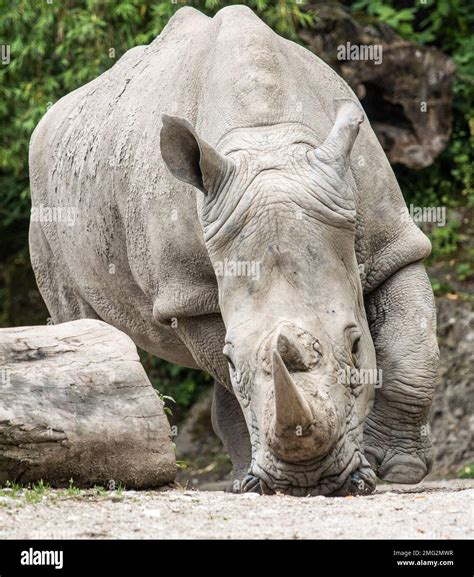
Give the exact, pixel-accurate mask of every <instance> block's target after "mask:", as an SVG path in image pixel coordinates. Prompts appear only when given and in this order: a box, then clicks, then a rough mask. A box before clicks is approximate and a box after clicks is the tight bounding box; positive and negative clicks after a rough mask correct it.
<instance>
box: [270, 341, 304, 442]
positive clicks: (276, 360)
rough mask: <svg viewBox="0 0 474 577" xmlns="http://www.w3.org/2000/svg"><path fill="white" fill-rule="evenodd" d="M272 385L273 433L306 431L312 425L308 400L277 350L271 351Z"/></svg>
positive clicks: (283, 433)
mask: <svg viewBox="0 0 474 577" xmlns="http://www.w3.org/2000/svg"><path fill="white" fill-rule="evenodd" d="M272 360H273V386H274V394H275V433H276V434H277V435H279V436H281V435H285V432H286V431H288V430H290V431H292V432H294V431H295V429H296V428H299V429H298V430H301V431H302V432H303V431H307V430H308V429H309V428H310V427H311V426H312V425H313V415H312V413H311V408H310V406H309V404H308V401H307V400H306V399H305V398H304V396H303V394H302V393H301V391H299V390H298V388H297V386H296V383H295V382H294V381H293V379H292V378H291V375H290V373H289V372H288V369H287V368H286V365H285V363H284V362H283V359H282V358H281V356H280V353H279V352H278V351H276V350H275V351H273V359H272Z"/></svg>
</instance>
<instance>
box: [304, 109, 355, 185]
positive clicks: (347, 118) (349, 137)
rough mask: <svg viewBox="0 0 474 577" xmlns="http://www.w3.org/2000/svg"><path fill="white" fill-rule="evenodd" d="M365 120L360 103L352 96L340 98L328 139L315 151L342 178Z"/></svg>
mask: <svg viewBox="0 0 474 577" xmlns="http://www.w3.org/2000/svg"><path fill="white" fill-rule="evenodd" d="M363 120H364V112H363V110H362V107H361V105H360V104H358V103H356V102H355V101H354V100H351V99H350V98H338V99H337V100H336V120H335V121H334V125H333V127H332V128H331V131H330V132H329V134H328V136H327V138H326V140H325V141H324V142H323V143H322V144H321V146H319V147H318V148H316V150H315V151H314V155H315V156H316V158H317V159H318V160H319V161H322V162H324V163H325V164H329V165H331V166H332V167H333V168H334V170H335V171H336V172H337V174H338V176H340V177H341V178H343V177H344V175H345V174H346V172H347V169H348V167H349V161H350V154H351V150H352V147H353V145H354V142H355V139H356V138H357V135H358V134H359V126H360V124H361V123H362V122H363Z"/></svg>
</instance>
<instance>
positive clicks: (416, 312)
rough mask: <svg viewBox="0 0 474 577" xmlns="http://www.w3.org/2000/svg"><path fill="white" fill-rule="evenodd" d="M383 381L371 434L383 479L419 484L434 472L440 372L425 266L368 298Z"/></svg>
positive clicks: (369, 452) (369, 450) (370, 455)
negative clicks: (432, 427)
mask: <svg viewBox="0 0 474 577" xmlns="http://www.w3.org/2000/svg"><path fill="white" fill-rule="evenodd" d="M366 309H367V314H368V318H369V323H370V329H371V333H372V338H373V340H374V344H375V350H376V355H377V366H378V368H379V369H382V373H381V376H382V382H381V384H380V383H379V388H377V389H376V393H375V402H374V406H373V409H372V411H371V413H370V414H369V416H368V418H367V421H366V427H365V433H364V447H365V454H366V457H367V459H368V460H369V462H370V464H371V466H372V467H373V469H374V471H375V472H376V473H377V475H378V477H379V478H380V479H383V480H386V481H390V482H396V483H418V482H419V481H421V480H422V479H423V477H425V476H426V474H427V473H428V472H429V471H430V470H431V466H432V462H433V449H432V445H431V441H430V438H429V431H428V424H427V419H428V413H429V409H430V406H431V402H432V399H433V394H434V386H435V381H436V375H437V368H438V358H439V352H438V345H437V341H436V309H435V305H434V298H433V291H432V289H431V285H430V282H429V280H428V277H427V275H426V272H425V269H424V266H423V265H422V263H421V262H418V263H414V264H411V265H409V266H407V267H405V268H404V269H402V270H400V271H398V272H397V273H396V274H394V275H393V276H392V277H390V278H389V279H388V280H387V281H385V282H384V283H383V284H382V285H381V286H380V287H378V288H377V289H376V290H375V291H374V292H373V293H371V294H370V295H369V296H368V297H367V298H366Z"/></svg>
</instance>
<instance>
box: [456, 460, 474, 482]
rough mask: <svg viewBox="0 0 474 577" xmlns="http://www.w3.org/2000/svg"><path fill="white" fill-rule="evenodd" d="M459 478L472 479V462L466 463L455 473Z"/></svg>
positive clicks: (473, 472) (473, 468)
mask: <svg viewBox="0 0 474 577" xmlns="http://www.w3.org/2000/svg"><path fill="white" fill-rule="evenodd" d="M457 476H458V477H459V478H460V479H474V463H471V464H470V465H466V466H465V467H464V468H463V469H461V470H460V471H459V473H458V475H457Z"/></svg>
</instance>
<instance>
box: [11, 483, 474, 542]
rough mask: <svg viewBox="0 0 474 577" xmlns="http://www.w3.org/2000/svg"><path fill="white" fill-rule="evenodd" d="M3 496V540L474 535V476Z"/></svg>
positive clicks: (461, 536)
mask: <svg viewBox="0 0 474 577" xmlns="http://www.w3.org/2000/svg"><path fill="white" fill-rule="evenodd" d="M39 499H40V501H39V502H38V503H33V502H30V501H31V499H30V500H27V499H26V498H25V496H21V495H20V496H17V497H15V498H11V497H8V496H3V497H0V538H2V539H13V538H15V539H25V538H33V539H74V538H79V539H81V538H83V539H90V538H98V539H102V538H112V539H115V538H118V539H129V538H132V539H136V538H139V539H142V538H145V539H146V538H154V539H183V538H211V539H213V538H219V539H220V538H225V539H228V538H234V539H241V538H261V539H272V538H285V539H343V538H348V539H354V538H355V539H420V538H421V539H423V538H426V539H433V538H434V539H466V538H472V537H473V526H472V525H473V524H472V513H473V503H474V481H473V480H456V481H441V482H439V481H438V482H426V483H423V484H421V485H417V486H403V485H381V486H379V487H378V489H377V493H376V494H374V495H371V496H369V497H345V498H326V497H306V498H298V497H287V496H283V495H273V496H260V495H257V494H254V493H250V494H246V495H232V494H227V493H223V492H220V491H219V492H206V491H189V490H177V489H172V490H167V491H144V492H135V491H123V492H111V493H105V492H104V493H103V494H101V495H99V494H97V493H96V492H94V491H82V492H81V494H78V495H72V494H71V491H70V492H69V494H68V492H67V491H64V490H63V491H54V490H48V491H46V492H45V493H44V494H43V495H40V496H39Z"/></svg>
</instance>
